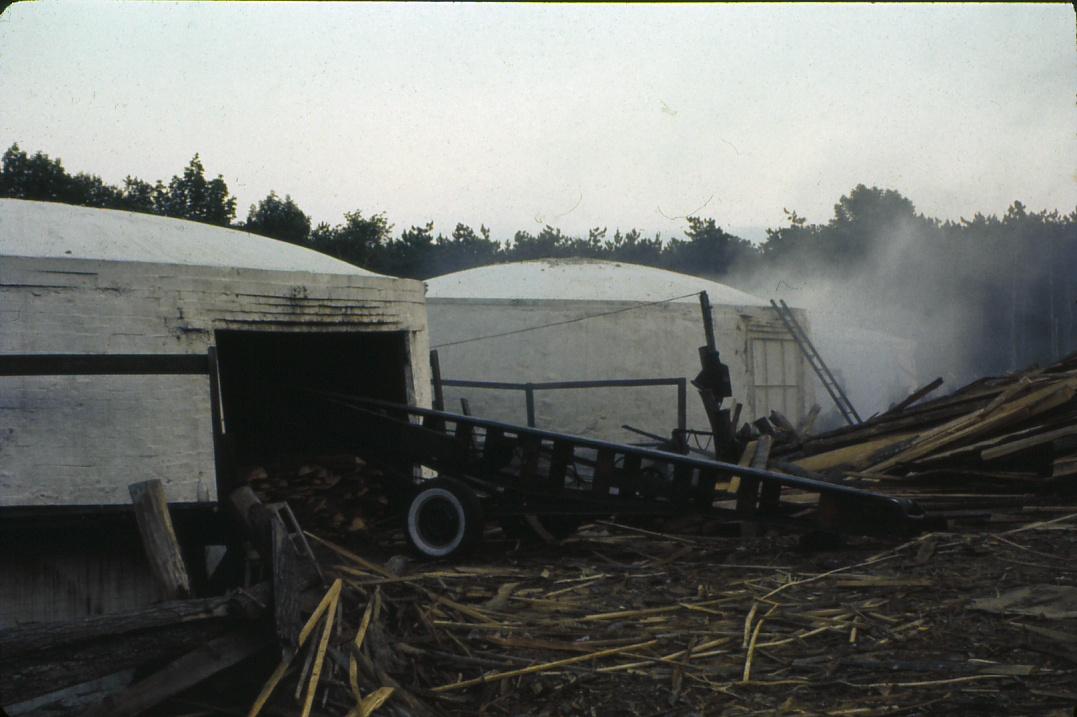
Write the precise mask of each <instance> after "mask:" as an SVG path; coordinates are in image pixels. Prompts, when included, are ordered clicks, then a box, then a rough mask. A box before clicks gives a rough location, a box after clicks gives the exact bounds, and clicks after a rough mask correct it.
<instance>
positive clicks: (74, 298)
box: [0, 210, 430, 506]
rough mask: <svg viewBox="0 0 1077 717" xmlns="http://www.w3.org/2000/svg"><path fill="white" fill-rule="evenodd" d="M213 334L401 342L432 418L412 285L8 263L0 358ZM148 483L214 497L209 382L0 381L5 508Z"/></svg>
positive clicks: (197, 345)
mask: <svg viewBox="0 0 1077 717" xmlns="http://www.w3.org/2000/svg"><path fill="white" fill-rule="evenodd" d="M99 211H100V210H99ZM255 241H256V240H255ZM277 243H279V242H277ZM218 329H240V330H260V331H336V332H339V331H360V332H367V331H405V332H407V335H408V336H409V345H408V349H409V355H410V356H411V357H413V361H412V366H411V367H410V372H409V374H408V375H409V376H410V377H411V378H410V380H411V385H410V386H409V387H408V390H409V395H410V396H412V397H413V398H414V400H415V402H416V403H417V404H419V405H429V400H430V399H429V396H430V373H429V363H428V361H427V360H426V357H427V352H428V341H427V333H426V313H425V308H424V289H423V286H422V284H421V283H419V282H417V281H411V280H404V279H394V278H389V277H381V276H377V275H370V274H369V273H368V272H362V271H359V270H357V273H355V274H329V273H309V272H284V271H266V270H259V269H235V268H224V267H207V266H194V265H174V264H155V263H142V262H118V261H102V260H93V259H65V258H33V257H23V256H10V255H8V256H4V255H2V254H0V353H4V354H24V353H25V354H28V353H74V354H84V353H91V354H107V353H121V354H122V353H199V354H200V353H204V352H205V351H206V349H207V348H208V347H209V346H210V345H211V344H212V342H213V331H214V330H218ZM150 478H157V479H160V480H161V481H162V482H163V483H164V485H165V489H166V494H167V496H168V499H169V500H170V501H206V500H214V499H215V498H216V479H215V477H214V468H213V451H212V429H211V420H210V400H209V387H208V379H207V378H206V377H201V376H165V377H123V376H118V377H102V376H88V377H55V378H52V377H27V378H4V377H0V506H31V505H32V506H41V505H79V504H82V505H86V504H114V503H123V504H126V503H129V502H130V498H129V496H128V493H127V486H128V485H129V484H130V483H132V482H135V481H140V480H147V479H150Z"/></svg>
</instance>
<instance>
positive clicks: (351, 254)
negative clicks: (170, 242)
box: [0, 145, 1077, 371]
mask: <svg viewBox="0 0 1077 717" xmlns="http://www.w3.org/2000/svg"><path fill="white" fill-rule="evenodd" d="M0 196H4V197H17V198H24V199H37V200H45V201H56V202H65V203H70V204H80V205H86V206H92V207H102V208H112V209H126V210H130V211H136V212H146V213H150V214H158V215H162V216H169V217H177V218H182V219H189V220H193V221H199V222H205V223H209V224H216V225H220V226H231V227H234V228H237V229H243V230H246V231H249V232H252V233H255V234H259V235H263V236H267V237H271V238H274V239H279V240H281V241H286V242H290V243H293V244H298V245H300V246H305V247H309V248H311V249H314V250H317V251H320V252H323V253H326V254H329V255H332V256H334V257H337V258H339V259H342V260H344V261H347V262H350V263H353V264H356V265H358V266H361V267H363V268H366V269H369V270H372V271H376V272H379V273H384V274H390V275H394V276H402V277H409V278H416V279H427V278H430V277H433V276H438V275H441V274H445V273H450V272H453V271H460V270H463V269H468V268H472V267H476V266H482V265H486V264H492V263H497V262H505V261H520V260H526V259H539V258H557V257H588V258H598V259H608V260H615V261H625V262H632V263H637V264H645V265H650V266H656V267H660V268H664V269H670V270H673V271H679V272H683V273H688V274H696V275H701V276H706V277H708V278H712V279H717V280H722V281H726V282H727V283H731V284H734V285H736V286H738V287H739V288H743V289H746V290H748V291H754V292H755V293H758V294H760V295H762V296H780V295H786V296H789V297H790V299H791V300H792V301H798V302H799V303H801V304H802V305H807V306H808V307H809V308H813V302H815V303H817V304H818V306H816V307H814V308H819V309H823V310H825V309H826V307H827V306H829V305H831V304H835V305H837V304H838V303H840V304H842V308H843V310H844V311H846V313H848V314H849V315H854V316H855V315H856V314H857V312H858V311H859V312H860V314H862V316H861V317H860V318H861V323H862V324H863V325H865V326H885V328H887V329H888V330H891V331H893V332H895V333H898V334H905V335H909V336H913V335H918V334H921V335H922V334H923V333H924V330H925V327H926V328H927V329H930V335H931V337H932V340H931V341H930V342H928V343H929V345H928V346H926V347H925V348H924V349H923V350H922V351H923V352H927V353H926V360H927V361H929V362H930V363H929V365H946V363H947V362H948V361H949V362H951V363H954V362H955V361H954V360H953V357H952V354H953V353H955V352H961V353H964V354H968V353H970V352H971V353H973V354H975V356H974V357H971V358H975V360H974V361H969V359H970V357H969V356H965V357H964V359H963V360H964V363H965V364H970V363H971V364H973V365H975V368H976V370H979V371H1001V370H1012V369H1016V368H1019V367H1023V366H1025V365H1027V364H1029V363H1031V362H1035V361H1040V362H1043V361H1048V360H1052V359H1054V358H1057V357H1059V356H1061V355H1062V354H1064V353H1067V352H1069V351H1073V350H1074V349H1075V348H1077V316H1075V314H1077V311H1075V309H1077V307H1075V301H1077V208H1074V209H1073V210H1067V211H1066V212H1059V211H1058V210H1051V211H1048V210H1041V211H1038V212H1033V211H1030V210H1029V209H1028V208H1027V207H1025V206H1024V205H1023V204H1022V203H1021V202H1019V201H1015V202H1013V204H1012V205H1011V206H1010V207H1009V208H1008V210H1007V211H1006V212H1005V214H1003V215H1002V216H996V215H984V214H981V213H976V214H974V215H973V216H972V217H971V218H968V219H965V218H963V219H961V220H959V221H956V222H955V221H950V220H945V221H942V220H939V219H936V218H932V217H928V216H925V215H924V214H922V213H919V212H917V210H916V207H915V206H914V204H913V202H912V201H911V200H910V199H908V198H907V197H905V196H904V195H902V194H901V193H900V192H898V191H896V190H893V189H880V188H878V187H867V186H864V185H862V184H860V185H857V186H855V187H853V189H852V190H850V191H849V193H848V194H846V195H843V196H842V197H840V198H839V199H838V201H837V203H836V204H835V205H834V214H833V216H832V217H831V218H830V219H829V220H828V221H826V222H825V223H809V222H808V221H806V220H805V219H804V218H803V217H802V216H800V215H798V214H797V213H796V212H795V211H788V210H787V211H786V221H785V222H783V224H782V226H779V227H775V228H771V229H768V230H767V233H766V239H765V240H764V241H763V242H761V243H760V244H758V245H755V244H753V243H751V242H749V241H747V240H745V239H743V238H741V237H738V236H735V235H733V234H730V233H728V232H726V231H725V230H723V229H722V228H721V226H720V224H719V223H718V221H717V219H716V218H714V217H698V216H696V217H688V218H686V220H685V227H684V231H683V237H669V238H665V237H662V236H661V235H660V234H653V235H647V234H645V233H643V232H640V231H639V230H637V229H628V230H622V229H620V228H617V229H615V230H614V231H613V233H612V234H611V233H610V232H609V230H608V228H607V227H595V228H592V229H591V230H589V231H588V233H587V235H586V236H573V235H569V234H566V233H563V232H562V231H561V229H559V228H557V227H553V226H545V227H543V228H542V229H541V230H540V231H538V232H535V233H532V232H528V231H523V230H521V231H517V232H515V234H513V235H512V236H511V237H492V236H491V232H490V230H489V229H487V228H486V227H485V226H480V227H479V229H478V230H477V231H476V230H475V229H473V228H472V227H470V226H467V225H465V224H462V223H461V224H457V225H456V226H455V228H453V230H452V231H451V232H449V233H448V235H445V234H443V233H441V232H435V228H434V225H433V223H432V222H430V223H426V224H423V225H421V226H410V227H408V228H405V229H402V230H400V231H399V232H397V231H396V230H395V228H394V226H393V224H392V223H391V222H390V221H389V218H388V217H387V216H386V215H385V214H384V213H373V214H371V213H364V212H363V211H362V210H359V209H357V210H355V211H351V212H346V213H345V214H344V216H343V218H342V221H341V222H339V223H337V224H329V223H324V222H323V223H319V224H317V225H314V224H313V223H312V222H311V218H310V216H309V215H307V214H306V213H305V212H304V211H303V210H302V209H301V208H300V207H299V206H298V204H297V203H296V202H295V201H294V200H293V199H292V198H291V196H289V195H287V194H286V195H285V196H284V197H283V198H282V197H280V196H279V195H278V194H277V193H276V192H275V191H273V192H270V193H269V194H268V195H267V196H266V197H265V198H263V199H261V200H260V201H258V202H257V203H255V204H252V205H251V206H250V207H249V209H248V211H247V215H246V218H245V219H244V220H240V221H237V219H236V199H235V197H234V196H232V195H231V193H230V191H229V189H228V186H227V183H226V182H225V180H224V178H223V177H222V176H221V175H217V176H216V177H215V178H207V176H206V170H205V167H204V166H203V163H202V161H201V159H200V158H199V156H198V155H197V154H196V155H195V156H194V157H193V158H192V160H191V161H190V162H189V163H188V165H187V166H186V167H185V168H184V169H183V171H182V172H181V173H180V174H177V175H175V176H173V177H172V178H171V179H170V180H169V181H168V182H164V181H162V180H157V181H155V182H153V183H150V182H147V181H144V180H142V179H140V178H137V177H133V176H128V177H126V178H125V179H124V180H123V183H122V184H121V185H111V184H108V183H106V182H104V181H103V180H102V179H101V178H100V177H98V176H96V175H92V174H86V173H82V172H80V173H76V174H71V173H69V172H68V171H67V170H66V169H65V168H64V167H63V164H62V162H61V160H60V159H57V158H51V157H49V156H48V155H46V154H44V153H42V152H35V153H34V154H28V153H27V152H25V151H24V150H22V149H20V148H19V147H18V145H12V146H11V147H10V148H9V149H8V150H7V151H6V152H5V153H4V155H3V157H2V160H0ZM789 292H791V293H789ZM841 297H845V298H844V299H843V298H841ZM849 297H852V298H851V299H850V298H849ZM828 302H829V303H828ZM884 309H885V312H886V314H887V316H888V317H895V316H900V317H902V320H901V321H897V320H895V321H881V320H880V316H881V315H882V313H883V310H884ZM951 343H952V344H954V346H950V345H949V344H951ZM956 346H959V347H960V348H959V349H958V348H955V347H956Z"/></svg>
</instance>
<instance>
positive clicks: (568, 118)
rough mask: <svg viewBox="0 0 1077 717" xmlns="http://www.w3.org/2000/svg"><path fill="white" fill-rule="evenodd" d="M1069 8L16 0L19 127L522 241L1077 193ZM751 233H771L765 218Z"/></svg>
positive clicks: (25, 144)
mask: <svg viewBox="0 0 1077 717" xmlns="http://www.w3.org/2000/svg"><path fill="white" fill-rule="evenodd" d="M1074 26H1075V25H1074V10H1073V9H1072V7H1071V6H1070V5H1067V4H1056V5H1028V4H1015V5H990V6H986V5H983V6H981V5H909V6H887V5H863V6H854V7H850V6H845V5H815V6H792V5H674V6H671V5H640V6H635V5H627V6H622V5H592V6H581V5H560V4H550V5H468V4H454V5H450V4H422V5H410V4H368V3H360V4H346V5H327V4H321V3H309V4H302V3H301V4H284V3H274V4H271V5H261V4H246V3H244V4H230V3H223V2H222V3H196V4H185V3H164V2H154V3H98V2H39V3H16V4H15V5H14V6H12V7H10V8H8V10H7V11H5V12H4V14H3V15H0V144H2V145H3V147H2V148H6V147H8V146H10V144H11V143H12V142H18V143H19V144H20V146H22V148H23V149H26V150H30V151H35V150H42V151H44V152H46V153H47V154H49V155H52V156H54V157H60V158H62V159H63V161H64V164H65V166H66V167H67V168H68V170H69V171H72V172H74V171H88V172H92V173H96V174H100V175H101V176H102V177H103V178H104V179H105V180H106V181H110V182H119V181H121V180H122V179H123V177H124V176H125V175H127V174H133V175H136V176H139V177H142V178H144V179H147V180H151V181H152V180H155V179H165V180H166V181H167V179H168V178H169V177H171V176H172V175H173V174H177V173H179V172H180V171H181V170H182V168H183V166H184V165H185V164H186V163H187V161H188V160H189V159H190V158H191V156H192V155H193V154H194V153H195V152H196V151H197V152H200V153H201V155H202V158H203V161H204V163H205V165H206V167H207V170H208V171H209V172H210V173H211V174H213V175H216V174H218V173H220V174H223V175H224V177H225V179H226V180H227V182H228V184H229V187H230V188H231V189H232V191H233V192H234V193H235V194H236V195H237V197H238V199H239V212H238V214H239V216H240V218H243V217H245V216H246V212H247V208H248V206H249V205H250V204H251V203H253V202H255V201H257V200H258V199H260V198H262V197H263V196H265V195H266V193H268V192H269V190H270V189H275V190H277V192H278V193H280V194H281V195H283V194H285V193H288V194H291V195H292V196H293V197H294V198H295V199H296V201H297V202H298V203H299V204H300V206H301V207H303V208H304V209H305V210H306V211H307V212H308V213H309V214H311V215H312V217H313V218H314V220H315V221H330V222H333V223H336V222H338V221H340V220H341V217H342V214H343V212H345V211H348V210H353V209H360V210H362V211H364V212H365V213H373V212H378V211H384V212H386V213H387V214H388V215H389V218H390V219H391V221H393V222H394V223H395V225H396V227H397V229H398V230H399V229H401V228H404V227H406V226H407V225H410V224H417V223H423V222H425V221H427V220H429V219H432V220H434V221H435V223H436V226H437V229H439V230H441V231H444V232H446V233H447V232H449V231H451V229H452V227H453V226H454V225H455V223H456V222H457V221H462V222H465V223H468V224H472V225H473V226H475V227H476V228H477V227H478V225H479V224H480V223H486V224H487V225H488V226H490V227H492V228H493V229H494V232H495V236H499V237H504V236H507V235H508V234H510V233H511V232H512V231H513V230H515V229H517V228H521V229H529V230H532V231H534V230H537V229H539V228H541V226H542V224H543V223H550V224H553V225H555V226H560V227H561V228H563V229H564V230H565V231H568V232H573V233H577V232H585V231H586V229H587V228H588V227H590V226H596V225H600V226H608V227H609V228H610V231H611V232H612V230H613V229H614V227H618V226H619V227H621V228H625V229H626V228H630V227H633V226H634V227H639V228H641V229H644V230H646V231H649V232H653V231H661V232H662V233H663V235H664V236H669V235H670V234H680V233H681V230H682V228H683V225H684V221H683V219H682V218H681V217H683V216H684V215H685V214H687V213H692V212H698V213H700V214H703V215H706V216H713V217H715V218H716V219H717V220H718V222H719V223H720V224H721V225H722V226H725V227H732V228H735V229H736V228H742V227H751V226H754V227H762V226H776V225H778V224H779V223H781V222H782V220H783V213H782V209H783V207H788V208H790V209H796V210H797V211H798V212H799V213H801V214H802V215H805V216H807V217H808V218H809V219H810V220H812V221H820V222H822V221H826V220H827V219H829V218H830V216H831V214H832V207H833V204H834V203H835V202H836V201H837V199H838V198H839V197H840V196H841V195H842V194H843V193H846V192H848V191H849V190H850V189H851V188H852V187H853V186H855V185H856V184H857V183H865V184H869V185H870V184H876V185H879V186H883V187H889V188H894V189H898V190H900V191H901V192H903V193H904V194H905V195H906V196H908V197H909V198H911V199H912V200H913V201H914V202H915V204H916V206H917V208H918V209H919V210H921V211H923V212H925V213H927V214H929V215H934V216H939V217H943V218H954V219H956V218H957V217H959V216H961V215H965V216H969V215H971V214H972V213H973V212H975V211H977V210H981V211H985V212H993V213H1001V212H1003V211H1004V210H1005V208H1006V207H1007V206H1008V205H1009V204H1010V203H1011V202H1012V201H1013V200H1014V199H1021V200H1022V201H1024V202H1025V203H1026V204H1028V205H1029V206H1030V207H1031V208H1032V209H1041V208H1048V209H1056V208H1057V209H1060V210H1063V211H1072V210H1073V209H1074V207H1075V206H1077V135H1075V132H1077V109H1075V92H1077V53H1075V47H1074ZM744 233H745V234H748V233H750V232H747V231H745V232H744Z"/></svg>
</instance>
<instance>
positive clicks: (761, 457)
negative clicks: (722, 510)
mask: <svg viewBox="0 0 1077 717" xmlns="http://www.w3.org/2000/svg"><path fill="white" fill-rule="evenodd" d="M773 445H774V439H773V437H771V436H767V435H764V436H760V437H759V443H758V445H757V446H756V449H755V455H754V456H753V457H752V464H751V467H752V468H760V469H764V470H765V469H766V467H767V461H768V460H769V459H770V449H771V446H773ZM758 501H759V479H758V478H751V477H748V476H741V479H740V487H739V488H738V489H737V513H739V514H740V515H741V516H743V517H754V516H755V513H756V507H757V504H758Z"/></svg>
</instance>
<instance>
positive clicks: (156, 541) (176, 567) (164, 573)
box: [128, 480, 191, 600]
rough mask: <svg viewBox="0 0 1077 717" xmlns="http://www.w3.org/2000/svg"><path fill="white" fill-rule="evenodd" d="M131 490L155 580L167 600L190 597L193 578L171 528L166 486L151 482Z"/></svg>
mask: <svg viewBox="0 0 1077 717" xmlns="http://www.w3.org/2000/svg"><path fill="white" fill-rule="evenodd" d="M128 490H129V491H130V493H131V502H132V503H133V504H134V506H135V520H136V521H137V522H138V532H139V533H140V534H141V535H142V546H143V547H144V548H145V549H146V557H147V558H148V559H149V561H150V571H151V572H152V573H153V577H154V579H155V580H156V581H157V584H158V585H159V586H160V587H161V591H162V592H163V593H164V595H165V597H166V598H168V599H173V600H175V599H182V598H185V597H189V596H190V595H191V579H190V577H188V575H187V566H186V564H185V563H184V562H183V554H182V552H181V551H180V546H179V540H178V539H177V538H176V531H175V529H174V528H173V527H172V517H171V516H170V515H169V513H168V502H167V500H166V499H165V489H164V486H162V485H161V481H159V480H149V481H144V482H142V483H133V484H131V485H130V486H128Z"/></svg>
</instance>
